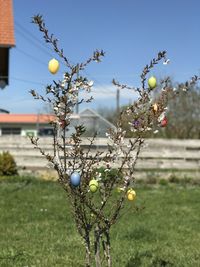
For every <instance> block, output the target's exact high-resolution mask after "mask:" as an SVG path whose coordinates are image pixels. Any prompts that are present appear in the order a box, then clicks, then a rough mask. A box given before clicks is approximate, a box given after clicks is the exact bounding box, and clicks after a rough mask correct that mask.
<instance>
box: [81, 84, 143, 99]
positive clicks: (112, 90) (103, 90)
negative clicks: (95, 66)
mask: <svg viewBox="0 0 200 267" xmlns="http://www.w3.org/2000/svg"><path fill="white" fill-rule="evenodd" d="M116 94H117V88H116V87H115V86H114V85H112V84H111V85H103V84H102V85H96V86H95V85H94V87H93V88H92V90H91V92H90V93H87V92H83V91H82V92H81V93H80V97H84V98H88V96H93V97H94V99H95V100H103V99H105V100H108V99H113V98H116ZM137 97H138V93H137V92H135V91H133V90H128V89H120V99H126V100H127V99H131V100H134V99H136V98H137Z"/></svg>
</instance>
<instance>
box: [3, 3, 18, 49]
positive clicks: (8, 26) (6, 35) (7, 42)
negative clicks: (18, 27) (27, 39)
mask: <svg viewBox="0 0 200 267" xmlns="http://www.w3.org/2000/svg"><path fill="white" fill-rule="evenodd" d="M14 45H15V38H14V22H13V6H12V0H0V46H8V47H11V46H14Z"/></svg>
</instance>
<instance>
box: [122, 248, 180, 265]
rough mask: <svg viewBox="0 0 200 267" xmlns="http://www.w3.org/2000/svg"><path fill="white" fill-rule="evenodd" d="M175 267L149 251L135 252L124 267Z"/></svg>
mask: <svg viewBox="0 0 200 267" xmlns="http://www.w3.org/2000/svg"><path fill="white" fill-rule="evenodd" d="M142 266H148V267H175V265H174V264H173V263H172V262H170V261H169V260H166V259H162V258H159V257H158V256H155V255H153V254H152V252H150V251H144V252H136V253H135V255H134V256H133V257H131V258H130V259H129V261H128V262H127V264H126V265H125V267H142Z"/></svg>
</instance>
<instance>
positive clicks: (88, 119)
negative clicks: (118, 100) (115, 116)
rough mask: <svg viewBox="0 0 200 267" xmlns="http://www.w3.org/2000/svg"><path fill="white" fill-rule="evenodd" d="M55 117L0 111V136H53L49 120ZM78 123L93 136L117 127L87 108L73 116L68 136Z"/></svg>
mask: <svg viewBox="0 0 200 267" xmlns="http://www.w3.org/2000/svg"><path fill="white" fill-rule="evenodd" d="M54 119H55V116H54V115H50V114H9V113H0V136H5V135H20V136H28V135H31V136H38V135H39V136H52V135H53V127H52V126H51V125H50V124H49V122H50V121H53V120H54ZM78 124H83V125H84V126H85V127H86V133H85V136H92V135H93V134H94V132H97V136H99V137H105V134H106V132H107V131H108V129H109V128H113V129H114V128H115V126H114V125H113V124H111V123H110V122H109V121H107V120H106V119H104V118H103V117H102V116H101V115H99V114H98V113H96V112H95V111H93V110H91V109H85V110H83V111H82V112H80V113H79V114H73V115H72V116H71V124H70V127H69V129H68V131H67V133H66V134H67V136H70V135H71V134H72V133H73V132H74V127H75V126H76V125H78Z"/></svg>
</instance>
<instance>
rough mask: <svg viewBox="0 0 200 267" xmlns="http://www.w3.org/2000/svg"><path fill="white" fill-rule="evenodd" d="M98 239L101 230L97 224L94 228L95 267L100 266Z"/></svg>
mask: <svg viewBox="0 0 200 267" xmlns="http://www.w3.org/2000/svg"><path fill="white" fill-rule="evenodd" d="M100 239H101V232H100V229H99V227H98V226H97V227H96V229H95V230H94V254H95V264H96V267H101V255H100Z"/></svg>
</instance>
